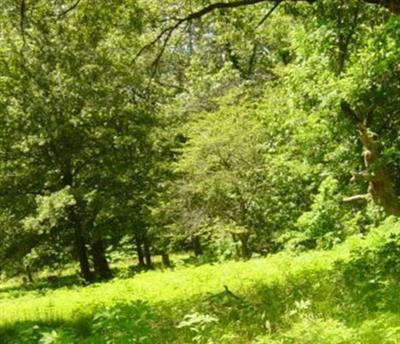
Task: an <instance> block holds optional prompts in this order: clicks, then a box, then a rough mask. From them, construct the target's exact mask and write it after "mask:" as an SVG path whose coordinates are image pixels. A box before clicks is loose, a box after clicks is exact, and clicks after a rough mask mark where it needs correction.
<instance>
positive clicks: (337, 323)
mask: <svg viewBox="0 0 400 344" xmlns="http://www.w3.org/2000/svg"><path fill="white" fill-rule="evenodd" d="M356 245H359V244H356ZM359 246H360V245H359ZM352 250H354V244H352V243H348V244H346V245H343V246H342V247H339V248H337V249H335V250H333V251H313V252H309V253H303V254H301V255H299V256H294V255H291V254H288V253H281V254H277V255H274V256H271V257H268V258H259V259H253V260H250V261H246V262H243V261H240V262H233V261H230V262H225V263H221V264H204V265H201V266H181V267H177V268H175V269H173V270H164V271H160V270H156V271H148V272H143V273H139V274H137V275H135V276H134V277H131V278H125V279H114V280H112V281H110V282H107V283H102V284H95V285H91V286H87V287H79V286H69V287H64V288H59V289H55V290H46V289H41V290H32V291H20V292H19V294H18V296H15V295H14V296H13V297H11V298H7V294H8V293H10V291H9V289H7V288H1V287H0V338H1V339H0V343H45V344H50V343H149V344H151V343H157V344H158V343H178V344H179V343H182V344H183V343H207V344H211V343H218V344H220V343H221V344H224V343H226V344H228V343H232V344H233V343H235V344H236V343H237V344H241V343H243V344H244V343H259V344H261V343H310V344H311V343H313V344H314V343H321V344H322V343H328V344H329V343H335V344H339V343H352V344H353V343H371V344H372V343H376V344H378V343H379V344H380V343H400V310H399V309H397V308H396V307H394V306H393V304H394V303H393V300H395V299H396V298H398V299H400V298H399V296H400V295H398V293H397V290H396V291H395V292H393V290H395V288H392V289H390V288H389V289H390V290H391V294H387V295H386V294H379V293H380V292H381V289H382V288H381V289H379V286H375V285H373V286H372V287H371V288H372V289H371V288H370V287H369V284H368V283H369V281H361V280H357V283H358V285H360V283H363V284H362V288H361V287H360V288H361V289H355V288H351V285H350V284H349V282H348V278H346V274H345V270H346V266H347V265H346V264H347V262H349V261H350V257H351V252H352ZM393 283H397V282H393ZM365 286H368V288H369V289H368V288H367V289H365V288H364V287H365ZM363 288H364V289H363ZM374 288H375V289H374ZM389 289H388V290H389ZM359 290H365V295H367V294H368V293H369V294H371V292H372V293H373V294H376V295H381V296H382V298H383V300H380V302H379V304H378V303H374V304H372V303H371V301H370V299H369V298H365V297H364V296H365V295H364V294H362V295H360V293H359V292H358V291H359ZM385 290H386V289H385ZM11 293H12V292H11ZM363 293H364V292H363ZM369 294H368V295H369ZM377 299H381V297H378V298H377ZM366 300H367V301H366ZM384 301H385V302H384ZM1 340H2V341H1Z"/></svg>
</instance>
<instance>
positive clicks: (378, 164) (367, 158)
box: [341, 102, 400, 216]
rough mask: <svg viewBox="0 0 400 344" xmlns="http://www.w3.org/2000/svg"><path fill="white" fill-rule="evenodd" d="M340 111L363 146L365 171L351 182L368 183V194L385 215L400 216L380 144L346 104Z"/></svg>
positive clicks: (351, 199)
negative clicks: (362, 180)
mask: <svg viewBox="0 0 400 344" xmlns="http://www.w3.org/2000/svg"><path fill="white" fill-rule="evenodd" d="M341 106H342V111H343V112H344V114H346V115H347V116H348V117H349V118H350V120H351V121H352V122H353V124H354V125H355V126H356V128H357V132H358V137H359V140H360V142H361V143H362V145H363V149H364V151H363V157H364V166H365V171H362V172H359V173H356V174H354V175H353V178H352V180H360V179H364V180H367V181H368V192H369V194H370V195H371V197H372V200H373V201H374V203H375V204H377V205H379V206H381V207H382V208H383V209H384V211H385V213H386V214H387V215H395V216H399V215H400V205H399V200H398V197H397V194H396V191H395V187H394V181H393V178H392V176H391V175H390V172H389V169H388V167H387V165H386V164H385V162H384V159H383V156H382V151H383V147H382V144H381V143H380V142H379V141H378V139H377V135H376V134H375V133H373V132H371V131H370V130H369V129H368V128H367V127H366V126H365V125H364V123H363V122H362V121H361V119H360V118H359V117H358V116H357V114H356V113H355V112H354V110H352V109H351V108H350V106H349V104H348V103H346V102H342V104H341ZM363 198H364V199H365V198H366V195H356V196H352V197H348V198H346V199H344V201H347V202H349V201H354V200H360V199H363Z"/></svg>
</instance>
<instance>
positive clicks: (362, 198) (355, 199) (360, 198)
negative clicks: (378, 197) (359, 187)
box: [343, 194, 369, 203]
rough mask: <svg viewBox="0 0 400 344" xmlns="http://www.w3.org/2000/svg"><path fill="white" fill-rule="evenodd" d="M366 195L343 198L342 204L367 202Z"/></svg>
mask: <svg viewBox="0 0 400 344" xmlns="http://www.w3.org/2000/svg"><path fill="white" fill-rule="evenodd" d="M368 196H369V195H368V194H362V195H355V196H350V197H345V198H343V202H345V203H350V202H360V201H361V202H365V201H367V200H368Z"/></svg>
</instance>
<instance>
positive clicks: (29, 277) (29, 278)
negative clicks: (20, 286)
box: [25, 265, 33, 284]
mask: <svg viewBox="0 0 400 344" xmlns="http://www.w3.org/2000/svg"><path fill="white" fill-rule="evenodd" d="M25 272H26V276H27V277H28V282H29V283H31V284H32V283H33V276H32V269H31V266H30V265H27V266H26V267H25Z"/></svg>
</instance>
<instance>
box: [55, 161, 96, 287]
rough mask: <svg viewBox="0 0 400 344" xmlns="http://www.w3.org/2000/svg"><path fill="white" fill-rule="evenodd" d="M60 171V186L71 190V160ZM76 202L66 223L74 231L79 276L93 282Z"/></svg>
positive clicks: (72, 178) (64, 163)
mask: <svg viewBox="0 0 400 344" xmlns="http://www.w3.org/2000/svg"><path fill="white" fill-rule="evenodd" d="M61 171H62V175H61V185H62V186H63V187H70V188H72V187H73V181H74V176H73V173H72V163H71V159H69V158H67V157H65V159H64V160H63V162H62V166H61ZM76 202H77V204H76V205H74V206H73V207H71V208H70V209H69V212H68V222H69V224H70V226H71V228H72V229H73V231H74V246H75V251H76V254H77V256H78V259H79V267H80V272H81V276H82V277H83V279H84V280H85V281H86V282H93V274H92V273H91V271H90V264H89V258H88V252H87V247H86V241H85V237H84V234H83V228H82V219H81V216H80V214H79V208H78V203H79V202H78V199H76Z"/></svg>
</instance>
